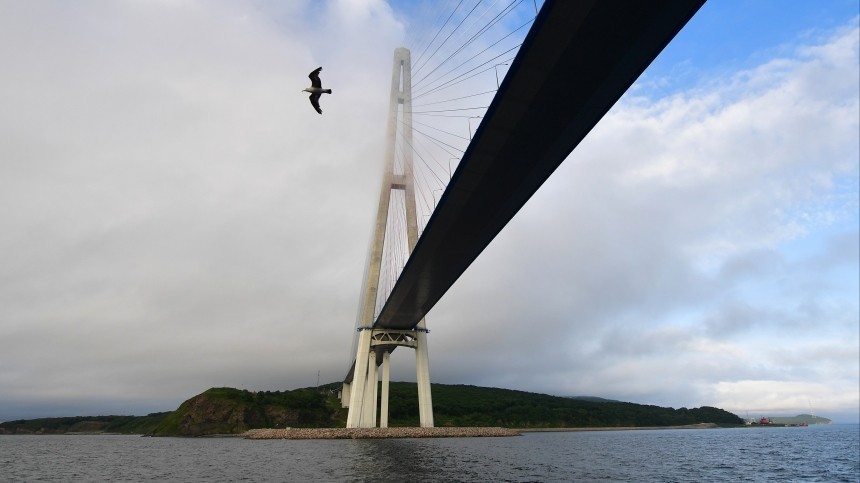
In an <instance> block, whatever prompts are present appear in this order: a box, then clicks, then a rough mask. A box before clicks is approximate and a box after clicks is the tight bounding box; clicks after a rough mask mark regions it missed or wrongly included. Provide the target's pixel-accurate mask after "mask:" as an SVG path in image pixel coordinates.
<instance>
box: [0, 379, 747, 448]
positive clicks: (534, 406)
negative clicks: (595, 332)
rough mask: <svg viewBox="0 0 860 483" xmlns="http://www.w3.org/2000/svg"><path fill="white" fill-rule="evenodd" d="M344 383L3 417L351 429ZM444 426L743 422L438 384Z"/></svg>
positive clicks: (28, 428)
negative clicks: (83, 413)
mask: <svg viewBox="0 0 860 483" xmlns="http://www.w3.org/2000/svg"><path fill="white" fill-rule="evenodd" d="M339 388H340V384H339V383H332V384H327V385H325V386H321V387H319V388H304V389H295V390H292V391H260V392H251V391H245V390H240V389H233V388H227V387H222V388H212V389H209V390H207V391H204V392H203V393H201V394H198V395H197V396H194V397H192V398H191V399H189V400H187V401H185V402H183V403H182V404H181V405H180V406H179V408H177V409H176V410H175V411H172V412H168V413H155V414H150V415H148V416H140V417H135V416H94V417H73V418H45V419H32V420H24V421H8V422H5V423H0V434H4V433H5V434H21V433H38V434H52V433H68V432H115V433H128V434H147V435H153V436H204V435H210V434H240V433H242V432H244V431H246V430H248V429H253V428H275V427H285V426H286V427H343V426H345V425H346V414H347V409H344V408H342V407H341V403H340V401H339V400H338V399H337V397H336V395H335V393H336V391H337V389H339ZM417 394H418V391H417V388H416V386H415V384H414V383H406V382H393V383H391V386H390V396H389V407H390V416H389V425H390V426H418V425H419V423H418V396H417ZM432 394H433V416H434V420H435V425H436V426H503V427H509V428H575V427H589V426H592V427H624V426H676V425H685V424H696V423H716V424H720V425H740V424H743V421H742V420H741V419H740V418H739V417H737V416H736V415H734V414H732V413H729V412H726V411H723V410H722V409H717V408H712V407H707V406H704V407H701V408H694V409H687V408H680V409H673V408H664V407H659V406H647V405H642V404H634V403H626V402H619V401H610V400H605V399H601V398H576V399H574V398H567V397H557V396H549V395H546V394H536V393H530V392H524V391H514V390H510V389H496V388H487V387H476V386H465V385H447V384H433V385H432Z"/></svg>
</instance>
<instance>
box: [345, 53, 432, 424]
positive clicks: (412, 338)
mask: <svg viewBox="0 0 860 483" xmlns="http://www.w3.org/2000/svg"><path fill="white" fill-rule="evenodd" d="M411 63H412V60H411V56H410V52H409V50H408V49H405V48H402V47H401V48H398V49H396V50H395V51H394V66H393V69H392V73H391V97H390V101H389V110H388V132H387V140H386V148H385V171H384V173H383V179H382V190H381V193H380V195H379V209H378V211H377V215H376V226H375V228H374V232H373V241H372V245H371V248H370V254H369V257H370V258H369V264H368V269H367V278H366V279H365V281H364V284H365V285H364V290H362V293H363V300H362V301H361V304H362V308H361V314H360V316H359V327H358V331H359V336H358V348H357V350H356V355H355V367H354V371H353V377H352V380H351V381H349V380H347V381H345V382H344V384H343V391H342V392H341V401H342V404H343V405H344V407H348V408H349V415H348V416H347V419H346V427H347V428H372V427H376V425H377V412H376V408H377V406H378V405H379V406H381V407H380V412H379V420H378V422H379V427H382V428H385V427H388V383H389V374H390V369H389V360H390V355H391V351H392V350H394V348H395V347H397V346H402V347H410V348H412V349H415V367H416V372H417V382H418V412H419V420H420V422H421V427H423V428H431V427H433V401H432V397H431V395H430V364H429V360H428V356H427V328H426V325H425V322H424V319H423V318H422V319H421V320H420V321H419V322H418V324H417V325H416V327H415V328H414V329H411V330H388V329H382V328H373V327H372V324H373V322H374V311H375V309H376V302H377V297H378V294H379V285H380V280H379V276H380V271H381V265H382V256H383V248H384V244H385V233H386V230H387V229H388V228H389V227H388V222H389V217H388V210H389V205H390V204H391V200H392V196H391V193H392V191H394V190H403V196H397V197H395V200H401V199H402V200H403V203H404V204H405V207H404V208H405V214H406V217H405V221H406V234H407V243H408V250H409V252H410V253H411V252H412V250H413V249H414V248H415V244H416V243H417V241H418V223H417V213H416V208H415V186H414V177H413V170H412V150H411V149H404V150H403V151H404V153H403V166H402V172H401V173H396V172H395V162H394V158H395V152H396V135H397V130H398V129H397V127H398V124H401V128H400V131H401V135H402V136H403V138H404V142H405V145H407V146H411V145H412V72H411ZM401 106H402V109H401ZM401 116H402V120H401ZM398 228H399V227H398ZM380 366H381V372H382V390H381V392H382V394H377V389H378V387H379V380H380V379H379V377H380V374H379V373H380ZM379 399H381V400H379ZM378 403H379V404H378Z"/></svg>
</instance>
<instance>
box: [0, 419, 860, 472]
mask: <svg viewBox="0 0 860 483" xmlns="http://www.w3.org/2000/svg"><path fill="white" fill-rule="evenodd" d="M46 480H57V481H92V480H111V481H146V480H154V481H164V480H178V481H239V480H245V481H637V482H640V481H695V482H699V481H732V482H735V481H844V482H858V481H860V426H858V425H856V424H853V425H830V426H812V427H808V428H756V429H710V430H662V431H609V432H579V433H528V434H526V435H524V436H520V437H511V438H461V439H397V440H394V439H389V440H329V441H296V440H293V441H286V440H276V441H250V440H244V439H240V438H197V439H185V438H142V437H138V436H112V435H101V436H71V435H65V436H61V435H58V436H0V481H46Z"/></svg>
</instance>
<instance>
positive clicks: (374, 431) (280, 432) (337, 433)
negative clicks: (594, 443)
mask: <svg viewBox="0 0 860 483" xmlns="http://www.w3.org/2000/svg"><path fill="white" fill-rule="evenodd" d="M719 427H720V426H719V425H717V424H714V423H699V424H685V425H680V426H616V427H588V428H516V429H513V428H499V427H436V428H415V427H397V428H281V429H278V428H272V429H250V430H248V431H246V432H245V433H243V434H242V435H241V436H242V437H244V438H245V439H389V438H475V437H477V438H494V437H506V436H521V435H522V434H523V433H564V432H582V431H633V430H654V429H715V428H719Z"/></svg>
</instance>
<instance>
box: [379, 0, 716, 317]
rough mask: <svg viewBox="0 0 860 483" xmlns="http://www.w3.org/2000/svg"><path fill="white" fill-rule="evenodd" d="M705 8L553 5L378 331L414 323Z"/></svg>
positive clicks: (678, 1)
mask: <svg viewBox="0 0 860 483" xmlns="http://www.w3.org/2000/svg"><path fill="white" fill-rule="evenodd" d="M703 3H704V0H649V1H619V0H597V1H552V0H548V1H547V2H546V3H545V4H544V6H543V8H542V9H541V11H540V14H539V15H538V18H537V19H536V20H535V24H534V26H533V27H532V29H531V31H530V32H529V34H528V36H527V37H526V40H525V42H524V43H523V46H522V48H521V49H520V51H519V53H518V55H517V57H516V59H515V60H514V61H513V63H512V64H511V68H510V70H509V71H508V74H507V76H506V77H505V80H504V82H503V83H502V85H501V86H500V88H499V91H498V93H497V94H496V96H495V98H494V99H493V102H492V103H491V105H490V107H489V108H488V110H487V112H486V115H485V116H484V120H483V122H482V123H481V125H480V127H479V128H478V130H477V132H476V133H475V135H474V137H473V140H472V142H471V144H470V145H469V147H468V148H467V150H466V152H465V154H464V155H463V158H462V160H461V162H460V164H459V167H458V168H457V171H456V172H455V173H454V174H453V177H452V179H451V182H450V184H449V186H448V189H447V190H446V192H445V193H444V195H443V196H442V198H441V200H440V201H439V204H438V207H437V208H436V210H435V212H434V213H433V215H432V216H431V218H430V220H429V221H428V223H427V226H426V227H425V229H424V233H423V235H422V237H421V238H420V239H419V241H418V243H417V245H416V246H415V249H414V250H413V252H412V255H411V257H410V258H409V260H408V262H407V264H406V267H405V268H404V269H403V271H402V273H401V275H400V278H399V279H398V281H397V283H396V285H395V287H394V289H393V291H392V292H391V294H390V295H389V297H388V300H387V302H386V303H385V305H384V307H383V308H382V310H381V312H380V314H379V316H378V317H377V319H376V321H375V322H374V327H377V328H387V329H408V328H413V327H415V325H416V324H417V323H418V321H419V320H420V319H421V318H422V317H424V315H425V314H426V313H427V312H428V311H430V309H431V308H432V307H433V306H434V304H436V302H437V301H438V300H439V299H440V298H441V297H442V295H443V294H444V293H445V292H446V291H447V290H448V289H449V288H450V287H451V285H453V284H454V282H455V281H456V280H457V278H459V277H460V275H461V274H462V273H463V272H464V271H465V270H466V268H467V267H468V266H469V265H470V264H471V263H472V262H473V261H474V260H475V259H476V258H477V256H478V255H479V254H480V253H481V251H482V250H484V248H486V246H487V245H489V243H490V242H491V241H492V240H493V238H494V237H495V236H496V235H497V234H498V233H499V232H500V231H501V230H502V228H504V226H505V225H506V224H507V223H508V221H510V219H511V218H512V217H513V216H514V215H515V214H516V213H517V211H519V210H520V208H521V207H522V206H523V205H524V204H525V203H526V202H527V201H528V199H529V198H530V197H531V196H532V195H533V194H534V193H535V191H537V189H538V188H539V187H540V186H541V184H543V182H544V181H545V180H546V179H547V178H548V177H549V176H550V175H551V174H552V172H553V171H554V170H555V169H556V168H557V167H558V166H559V165H560V164H561V162H562V161H564V159H565V158H566V157H567V156H568V155H569V154H570V152H571V151H572V150H573V149H574V148H575V147H576V146H577V145H578V144H579V142H580V141H582V139H583V138H584V137H585V136H586V134H588V132H589V131H590V130H591V129H592V128H593V127H594V125H595V124H597V122H598V121H599V120H600V119H601V118H602V117H603V116H604V115H605V114H606V112H607V111H608V110H609V109H610V108H611V107H612V106H613V105H614V104H615V102H616V101H618V99H619V98H620V97H621V96H622V94H624V92H625V91H626V90H627V89H628V88H629V87H630V85H632V84H633V82H634V81H635V80H636V78H637V77H639V75H641V74H642V72H643V71H644V70H645V68H646V67H647V66H648V65H649V64H650V63H651V62H652V61H653V60H654V58H655V57H656V56H657V55H658V54H659V53H660V51H662V50H663V48H664V47H665V46H666V44H668V43H669V41H671V40H672V38H673V37H674V36H675V35H676V34H677V33H678V31H679V30H680V29H681V28H682V27H683V26H684V25H685V24H686V23H687V21H688V20H689V19H690V18H691V17H692V16H693V14H695V12H696V11H697V10H698V9H699V8H700V7H701V6H702V4H703Z"/></svg>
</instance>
